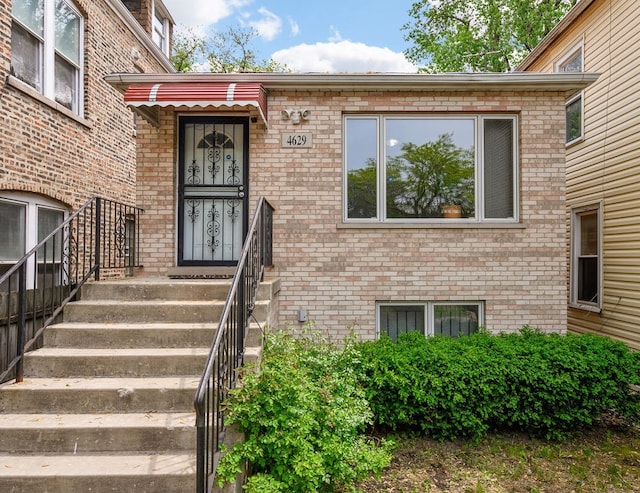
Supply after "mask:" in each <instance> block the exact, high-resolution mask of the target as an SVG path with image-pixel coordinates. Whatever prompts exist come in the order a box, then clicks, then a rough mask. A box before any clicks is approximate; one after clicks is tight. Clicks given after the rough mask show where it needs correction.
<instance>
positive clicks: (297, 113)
mask: <svg viewBox="0 0 640 493" xmlns="http://www.w3.org/2000/svg"><path fill="white" fill-rule="evenodd" d="M310 114H311V110H308V109H301V110H295V109H287V110H282V119H283V120H285V121H287V120H291V123H293V124H294V125H298V124H299V123H300V122H301V121H302V120H308V119H309V115H310Z"/></svg>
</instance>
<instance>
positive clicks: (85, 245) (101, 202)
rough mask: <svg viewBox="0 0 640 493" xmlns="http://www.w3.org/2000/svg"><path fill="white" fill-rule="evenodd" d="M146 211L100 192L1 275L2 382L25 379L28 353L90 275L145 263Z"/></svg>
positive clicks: (0, 355) (97, 276)
mask: <svg viewBox="0 0 640 493" xmlns="http://www.w3.org/2000/svg"><path fill="white" fill-rule="evenodd" d="M141 212H142V210H141V209H139V208H136V207H132V206H127V205H124V204H121V203H119V202H114V201H111V200H107V199H103V198H100V197H94V198H92V199H90V200H89V201H87V202H86V203H85V204H84V205H83V206H82V207H81V208H80V209H79V210H77V211H76V212H75V213H73V214H72V215H71V216H70V217H69V218H67V219H66V220H65V221H64V222H63V223H62V224H60V226H58V227H57V228H56V229H55V230H54V231H52V232H51V233H50V234H49V235H48V236H47V237H46V238H44V239H43V240H42V241H41V242H40V243H38V244H37V245H36V246H35V247H33V249H31V250H30V251H29V252H27V254H26V255H25V256H24V257H22V258H21V259H20V260H19V261H18V262H17V263H16V264H14V265H13V266H12V267H11V268H10V269H9V270H8V271H7V272H5V273H4V274H3V275H2V276H0V382H5V381H8V380H11V379H15V380H16V381H18V382H20V381H22V379H23V377H24V374H23V356H24V353H25V352H27V351H29V350H31V349H35V348H36V347H37V346H38V345H39V344H40V342H39V341H40V338H41V336H42V333H43V332H44V330H45V328H46V327H47V326H49V325H51V324H52V323H54V322H56V321H57V320H58V317H59V316H60V315H61V313H62V310H63V308H64V306H65V305H66V304H67V303H68V302H69V301H71V300H73V299H74V297H75V296H76V294H77V293H78V290H79V289H80V287H81V286H82V285H83V284H84V283H85V282H86V281H87V280H89V279H90V278H91V277H94V279H95V280H100V275H101V270H104V269H114V270H122V269H127V270H129V269H132V268H134V267H139V266H140V265H139V263H138V259H139V258H140V256H139V243H138V237H139V234H138V233H139V221H138V217H139V215H140V214H141Z"/></svg>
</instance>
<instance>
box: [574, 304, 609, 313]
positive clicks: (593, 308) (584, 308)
mask: <svg viewBox="0 0 640 493" xmlns="http://www.w3.org/2000/svg"><path fill="white" fill-rule="evenodd" d="M569 308H573V309H575V310H582V311H585V312H593V313H602V308H600V307H599V306H593V305H583V304H580V303H569Z"/></svg>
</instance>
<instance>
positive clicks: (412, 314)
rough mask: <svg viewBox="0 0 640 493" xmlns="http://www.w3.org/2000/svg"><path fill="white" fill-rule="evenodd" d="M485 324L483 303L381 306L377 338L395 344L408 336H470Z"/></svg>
mask: <svg viewBox="0 0 640 493" xmlns="http://www.w3.org/2000/svg"><path fill="white" fill-rule="evenodd" d="M482 324H483V304H482V303H481V302H475V301H474V302H468V301H460V302H433V301H431V302H424V303H422V302H421V303H415V302H408V303H378V335H379V336H380V337H382V336H388V337H390V338H391V339H393V340H394V341H396V340H397V339H398V336H399V335H401V334H406V333H408V332H420V333H421V334H424V335H426V336H433V335H441V336H447V337H459V336H463V335H470V334H473V333H474V332H477V331H478V328H479V327H481V326H482Z"/></svg>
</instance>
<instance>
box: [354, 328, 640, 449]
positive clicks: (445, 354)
mask: <svg viewBox="0 0 640 493" xmlns="http://www.w3.org/2000/svg"><path fill="white" fill-rule="evenodd" d="M360 350H361V354H362V360H363V365H364V369H365V370H364V371H365V372H366V375H367V379H366V381H367V382H368V383H367V391H366V392H367V393H366V396H367V398H368V400H369V402H370V404H371V407H372V410H373V412H374V414H375V417H376V421H377V423H379V424H381V425H384V426H386V427H389V428H391V429H392V430H399V429H407V428H409V429H417V430H419V431H421V432H422V433H425V434H427V435H429V436H432V437H434V438H438V439H443V440H444V439H455V438H458V437H470V438H478V437H481V436H482V435H484V434H486V433H487V432H488V431H490V430H493V429H497V430H508V429H515V430H522V431H526V432H529V433H531V434H533V435H536V436H544V437H546V438H559V437H562V436H563V435H566V434H567V433H570V432H571V431H575V430H577V429H579V428H581V427H584V426H588V425H592V424H593V423H595V422H596V421H597V420H598V419H599V418H600V417H601V415H602V413H603V412H604V411H607V410H611V409H615V410H617V411H618V412H621V413H623V414H625V415H627V416H632V415H637V413H638V410H639V409H640V402H639V399H638V396H637V395H632V394H631V392H630V389H629V384H630V383H638V381H639V380H640V357H639V355H638V354H637V353H632V352H630V351H629V350H628V349H627V348H626V346H624V344H622V343H620V342H616V341H612V340H610V339H607V338H603V337H598V336H593V335H580V336H576V335H568V336H561V335H545V334H543V333H541V332H539V331H535V330H530V329H528V328H526V327H525V328H523V330H522V331H521V333H520V334H505V335H499V336H492V335H489V334H487V333H479V334H474V335H472V336H470V337H462V338H459V339H450V338H443V337H433V338H425V337H423V336H422V335H421V334H417V333H412V334H407V335H405V336H404V337H401V338H399V341H398V343H393V342H392V341H391V340H390V339H388V338H384V339H381V340H379V341H376V342H367V343H362V344H361V346H360Z"/></svg>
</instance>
